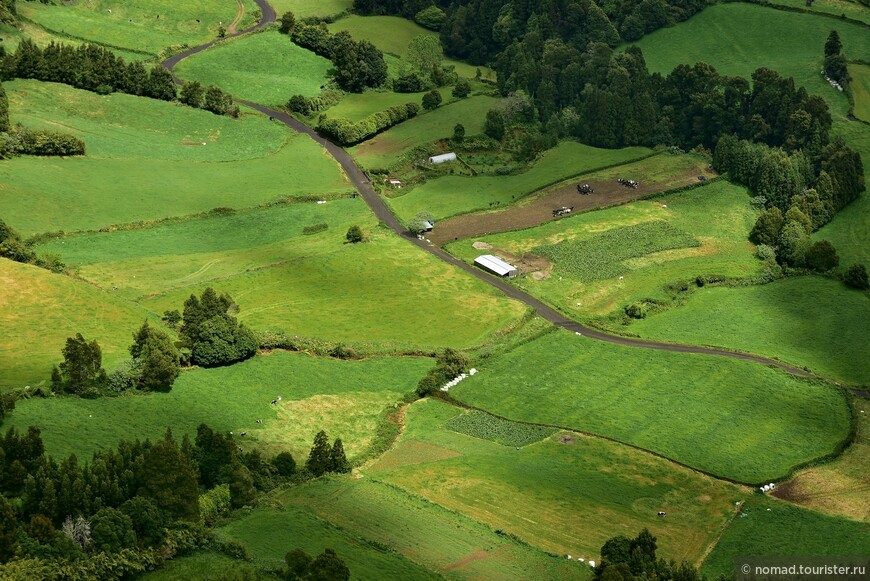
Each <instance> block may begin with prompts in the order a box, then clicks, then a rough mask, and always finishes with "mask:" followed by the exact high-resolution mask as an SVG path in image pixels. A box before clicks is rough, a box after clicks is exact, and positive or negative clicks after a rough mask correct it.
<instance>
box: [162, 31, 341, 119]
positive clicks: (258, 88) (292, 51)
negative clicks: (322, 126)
mask: <svg viewBox="0 0 870 581" xmlns="http://www.w3.org/2000/svg"><path fill="white" fill-rule="evenodd" d="M330 68H332V63H331V62H329V60H327V59H325V58H323V57H321V56H317V55H316V54H314V53H313V52H311V51H309V50H307V49H304V48H302V47H300V46H297V45H295V44H293V41H292V40H290V37H289V36H287V35H286V34H281V33H279V32H278V31H277V30H271V31H268V32H263V33H260V34H252V35H250V36H246V37H245V38H240V39H238V40H234V41H231V42H227V43H222V44H219V45H216V46H214V47H212V48H210V49H208V50H206V51H204V52H201V53H199V54H196V55H193V56H192V57H190V58H188V59H185V60H183V61H181V62H180V63H179V64H178V66H177V67H176V68H175V73H176V74H177V75H178V76H179V77H181V78H182V79H184V80H189V81H193V80H196V81H199V82H201V83H202V84H204V85H217V86H219V87H220V88H221V89H223V90H224V91H227V92H228V93H231V94H232V95H233V96H235V97H239V98H241V99H247V100H249V101H253V102H255V103H263V104H267V105H283V104H284V103H286V102H287V101H288V100H289V99H290V97H292V96H293V95H297V94H301V95H305V96H306V97H311V96H314V95H316V94H318V93H319V92H320V87H321V86H322V85H324V84H325V83H326V82H327V74H326V73H327V71H328V70H329V69H330Z"/></svg>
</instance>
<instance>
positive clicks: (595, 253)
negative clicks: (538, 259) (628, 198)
mask: <svg viewBox="0 0 870 581" xmlns="http://www.w3.org/2000/svg"><path fill="white" fill-rule="evenodd" d="M700 245H701V243H700V242H698V241H697V240H696V239H695V238H694V237H693V236H692V235H691V234H687V233H686V232H683V231H682V230H680V229H678V228H675V227H674V226H672V225H671V224H670V223H669V222H665V221H663V220H653V221H651V222H641V223H640V224H635V225H633V226H623V227H622V228H614V229H613V230H607V231H606V232H602V233H601V234H598V235H596V236H594V237H592V238H589V239H587V240H572V241H568V242H559V243H557V244H554V245H552V246H539V247H538V248H534V249H533V250H532V251H533V252H534V253H535V254H540V255H542V256H544V257H545V258H548V259H549V260H550V261H552V262H553V263H555V267H554V269H553V271H554V272H555V273H556V274H563V273H564V274H566V275H568V276H572V277H575V278H577V279H579V280H581V281H583V282H593V281H598V280H603V279H605V278H612V277H615V276H617V275H619V274H621V273H623V272H626V271H627V270H628V265H627V264H626V261H628V260H630V259H632V258H640V257H642V256H646V255H647V254H652V253H654V252H664V251H665V250H674V249H677V248H695V247H698V246H700Z"/></svg>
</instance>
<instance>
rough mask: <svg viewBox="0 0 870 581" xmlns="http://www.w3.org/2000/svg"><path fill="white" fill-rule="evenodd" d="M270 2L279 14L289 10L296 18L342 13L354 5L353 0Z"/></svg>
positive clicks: (284, 0) (288, 0)
mask: <svg viewBox="0 0 870 581" xmlns="http://www.w3.org/2000/svg"><path fill="white" fill-rule="evenodd" d="M269 4H271V5H272V8H274V9H275V12H277V13H278V16H280V15H282V14H284V13H285V12H287V11H288V10H289V11H291V12H293V14H295V15H296V18H310V17H312V16H332V15H334V14H340V13H341V12H344V11H345V10H348V9H349V8H350V7H352V6H353V0H270V1H269Z"/></svg>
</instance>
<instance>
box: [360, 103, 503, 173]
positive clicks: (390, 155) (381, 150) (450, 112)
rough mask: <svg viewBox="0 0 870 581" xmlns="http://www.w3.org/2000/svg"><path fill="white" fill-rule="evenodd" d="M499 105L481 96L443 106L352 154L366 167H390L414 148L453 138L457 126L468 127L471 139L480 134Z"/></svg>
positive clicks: (377, 138)
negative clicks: (488, 112) (490, 113)
mask: <svg viewBox="0 0 870 581" xmlns="http://www.w3.org/2000/svg"><path fill="white" fill-rule="evenodd" d="M403 96H405V97H408V98H409V99H408V100H414V101H416V100H417V99H416V95H403ZM497 104H498V99H496V98H494V97H485V96H482V95H481V96H477V97H469V98H467V99H461V100H459V101H455V102H453V103H449V104H447V105H442V106H440V107H438V108H437V109H435V110H434V111H429V112H423V113H422V114H420V115H418V116H417V117H414V118H413V119H409V120H408V121H405V122H403V123H400V124H398V125H396V126H395V127H392V128H391V129H388V130H387V131H384V132H383V133H381V134H380V135H377V136H375V137H374V138H372V139H370V140H368V141H366V142H365V143H362V144H360V145H357V146H356V147H353V148H351V150H350V152H351V154H352V155H353V156H354V158H355V159H357V160H358V161H359V163H360V164H361V165H363V166H364V167H367V168H385V167H389V166H390V165H392V164H394V163H395V162H396V161H397V160H398V159H399V158H400V157H401V156H402V154H404V153H407V152H408V150H410V149H413V148H414V147H417V146H419V145H426V144H428V143H432V142H433V141H436V140H438V139H444V138H448V137H450V136H451V135H453V127H454V126H455V125H456V124H457V123H461V124H462V125H464V126H465V131H466V133H467V134H468V135H473V134H476V133H480V132H481V131H483V123H484V121H485V120H486V112H487V111H489V110H490V109H494V108H495V106H496V105H497Z"/></svg>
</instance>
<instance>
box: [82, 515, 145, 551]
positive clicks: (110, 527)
mask: <svg viewBox="0 0 870 581" xmlns="http://www.w3.org/2000/svg"><path fill="white" fill-rule="evenodd" d="M91 543H92V544H93V546H94V548H95V549H96V550H97V551H104V552H107V553H116V552H118V551H120V550H121V549H132V548H135V547H136V534H135V533H134V532H133V521H132V520H131V519H130V517H129V516H127V515H126V514H124V513H123V512H121V511H120V510H118V509H116V508H103V509H100V510H99V511H97V513H96V514H95V515H94V516H92V517H91Z"/></svg>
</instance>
